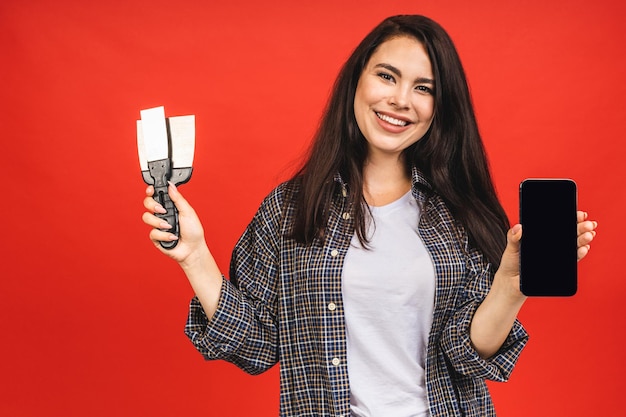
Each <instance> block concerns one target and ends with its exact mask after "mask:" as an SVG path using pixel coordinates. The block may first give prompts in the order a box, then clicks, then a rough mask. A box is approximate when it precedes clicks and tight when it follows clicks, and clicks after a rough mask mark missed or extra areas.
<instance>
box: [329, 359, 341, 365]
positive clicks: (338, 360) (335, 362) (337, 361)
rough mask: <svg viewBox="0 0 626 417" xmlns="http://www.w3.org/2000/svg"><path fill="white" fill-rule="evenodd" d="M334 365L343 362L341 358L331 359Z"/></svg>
mask: <svg viewBox="0 0 626 417" xmlns="http://www.w3.org/2000/svg"><path fill="white" fill-rule="evenodd" d="M330 362H331V363H332V364H333V365H335V366H338V365H339V364H340V363H341V359H339V358H333V360H332V361H330Z"/></svg>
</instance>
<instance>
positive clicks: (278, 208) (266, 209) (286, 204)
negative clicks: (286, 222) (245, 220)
mask: <svg viewBox="0 0 626 417" xmlns="http://www.w3.org/2000/svg"><path fill="white" fill-rule="evenodd" d="M300 187H301V185H300V181H299V179H298V178H292V179H290V180H288V181H285V182H282V183H280V184H279V185H277V186H276V187H275V188H274V189H273V190H272V191H270V192H269V194H267V196H265V198H264V199H263V201H262V202H261V204H260V207H259V210H258V214H263V215H268V214H269V215H276V216H279V217H280V216H282V215H283V213H284V212H285V211H286V210H288V209H289V208H293V207H294V205H295V201H296V196H297V194H298V191H299V190H300Z"/></svg>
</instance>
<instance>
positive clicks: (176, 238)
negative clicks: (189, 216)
mask: <svg viewBox="0 0 626 417" xmlns="http://www.w3.org/2000/svg"><path fill="white" fill-rule="evenodd" d="M168 238H169V240H178V236H176V235H169V237H168Z"/></svg>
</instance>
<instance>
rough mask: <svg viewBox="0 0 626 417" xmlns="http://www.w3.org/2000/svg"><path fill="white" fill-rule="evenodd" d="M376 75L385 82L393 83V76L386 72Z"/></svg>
mask: <svg viewBox="0 0 626 417" xmlns="http://www.w3.org/2000/svg"><path fill="white" fill-rule="evenodd" d="M377 75H378V76H379V77H380V78H382V79H383V80H385V81H393V76H392V75H391V74H387V73H386V72H379V73H378V74H377Z"/></svg>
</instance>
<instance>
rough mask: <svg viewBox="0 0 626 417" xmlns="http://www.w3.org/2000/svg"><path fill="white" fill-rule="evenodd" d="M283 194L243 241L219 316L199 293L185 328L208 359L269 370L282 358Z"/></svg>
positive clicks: (268, 203) (268, 202)
mask: <svg viewBox="0 0 626 417" xmlns="http://www.w3.org/2000/svg"><path fill="white" fill-rule="evenodd" d="M279 200H280V195H279V193H278V192H277V191H276V190H275V191H274V192H273V193H272V194H270V196H268V197H267V198H266V199H265V200H264V202H263V203H262V204H261V207H260V208H259V210H258V212H257V213H256V215H255V216H254V218H253V219H252V221H251V223H250V224H249V225H248V227H247V228H246V230H245V232H244V234H243V235H242V236H241V238H240V239H239V241H238V242H237V245H236V246H235V249H234V251H233V256H232V259H231V269H230V277H231V279H230V281H228V280H226V279H224V280H223V283H222V289H221V293H220V299H219V302H218V306H217V310H216V312H215V314H214V315H213V317H212V318H211V319H210V320H209V319H208V318H207V317H206V315H205V313H204V310H203V309H202V306H201V305H200V302H199V301H198V299H197V298H196V297H194V298H193V299H192V300H191V303H190V309H189V316H188V319H187V324H186V326H185V334H186V335H187V337H189V339H190V340H191V342H192V343H193V345H194V346H195V347H196V349H197V350H198V351H199V352H200V353H201V354H202V355H203V356H204V358H205V359H207V360H213V359H223V360H226V361H228V362H231V363H233V364H235V365H237V366H238V367H240V368H241V369H243V370H244V371H246V372H248V373H250V374H259V373H261V372H264V371H266V370H268V369H269V368H271V367H272V366H273V365H274V364H276V362H277V361H278V325H277V321H276V315H277V312H276V308H277V307H276V303H277V287H278V285H277V280H278V272H277V271H278V268H277V265H278V257H279V254H278V248H279V235H280V226H281V225H280V210H281V204H280V201H279Z"/></svg>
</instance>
